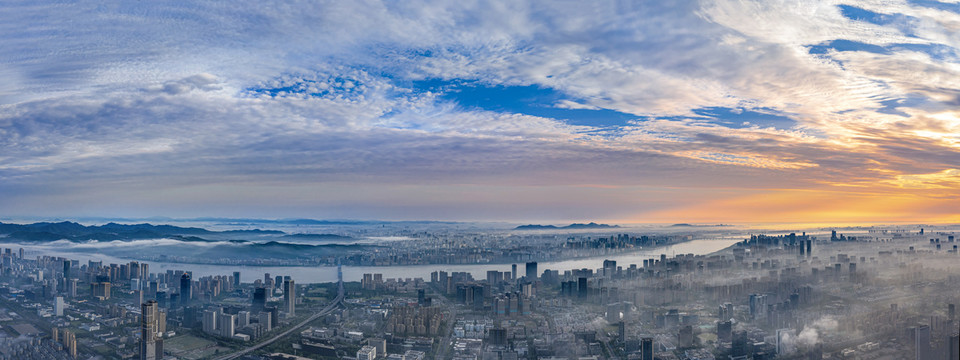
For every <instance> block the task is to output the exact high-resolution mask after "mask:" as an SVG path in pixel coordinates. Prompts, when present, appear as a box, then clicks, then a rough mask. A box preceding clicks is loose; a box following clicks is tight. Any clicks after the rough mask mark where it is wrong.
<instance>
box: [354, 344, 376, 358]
mask: <svg viewBox="0 0 960 360" xmlns="http://www.w3.org/2000/svg"><path fill="white" fill-rule="evenodd" d="M376 358H377V348H375V347H373V346H370V345H364V346H363V347H361V348H360V350H358V351H357V360H374V359H376Z"/></svg>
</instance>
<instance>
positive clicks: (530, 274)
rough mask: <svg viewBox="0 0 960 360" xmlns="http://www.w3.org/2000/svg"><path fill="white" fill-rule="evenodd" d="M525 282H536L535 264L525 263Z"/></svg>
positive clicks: (534, 262) (531, 262)
mask: <svg viewBox="0 0 960 360" xmlns="http://www.w3.org/2000/svg"><path fill="white" fill-rule="evenodd" d="M527 280H529V281H536V280H537V262H536V261H530V262H528V263H527Z"/></svg>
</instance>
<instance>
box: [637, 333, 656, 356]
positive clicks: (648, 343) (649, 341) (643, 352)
mask: <svg viewBox="0 0 960 360" xmlns="http://www.w3.org/2000/svg"><path fill="white" fill-rule="evenodd" d="M653 353H654V351H653V338H649V337H645V338H643V339H640V359H641V360H653Z"/></svg>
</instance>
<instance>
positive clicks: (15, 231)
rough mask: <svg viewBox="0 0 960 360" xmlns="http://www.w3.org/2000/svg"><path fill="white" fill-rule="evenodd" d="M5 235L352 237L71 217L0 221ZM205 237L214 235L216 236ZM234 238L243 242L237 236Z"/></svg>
mask: <svg viewBox="0 0 960 360" xmlns="http://www.w3.org/2000/svg"><path fill="white" fill-rule="evenodd" d="M4 235H5V236H6V238H8V239H14V240H21V241H37V242H47V241H57V240H69V241H75V242H80V241H88V240H98V241H116V240H121V241H128V240H141V239H159V238H170V239H177V240H181V241H222V239H224V238H225V237H226V238H229V237H232V236H248V237H249V236H258V237H259V236H275V237H276V238H278V239H281V238H297V239H307V240H344V239H351V237H349V236H343V235H335V234H293V235H287V234H286V233H284V232H283V231H277V230H260V229H253V230H228V231H211V230H207V229H203V228H197V227H180V226H173V225H153V224H148V223H143V224H132V225H127V224H117V223H109V224H105V225H99V226H97V225H91V226H86V225H82V224H78V223H75V222H70V221H63V222H56V223H54V222H38V223H33V224H6V223H0V236H4ZM204 236H205V237H215V238H216V240H212V239H207V238H204ZM236 242H245V241H243V240H236Z"/></svg>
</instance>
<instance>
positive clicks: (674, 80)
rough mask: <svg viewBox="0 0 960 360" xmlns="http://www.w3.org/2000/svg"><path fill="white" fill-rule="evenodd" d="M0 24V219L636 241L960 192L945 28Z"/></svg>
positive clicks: (238, 9) (945, 21)
mask: <svg viewBox="0 0 960 360" xmlns="http://www.w3.org/2000/svg"><path fill="white" fill-rule="evenodd" d="M2 7H3V10H4V11H0V24H2V25H0V35H2V36H0V39H2V40H0V79H2V80H3V81H2V82H0V192H2V195H3V196H4V198H5V201H4V202H3V204H2V205H0V212H4V213H10V214H14V213H20V212H29V213H34V214H56V215H70V214H68V213H78V214H79V213H96V212H114V213H115V212H140V213H141V215H156V214H157V213H159V212H162V213H164V214H166V213H176V212H179V211H186V209H191V210H190V211H198V212H209V213H211V214H208V215H217V214H220V213H225V212H230V213H231V214H233V212H236V214H235V215H261V214H263V212H272V213H276V214H280V215H284V216H285V215H293V216H299V215H304V214H311V215H312V214H317V216H333V217H342V215H343V213H348V215H350V216H356V217H390V218H398V217H414V218H421V217H425V218H435V217H444V218H466V217H482V218H490V219H498V220H509V219H510V218H513V217H515V216H522V217H525V218H536V217H538V216H540V217H544V218H550V217H552V218H553V219H559V218H563V219H582V218H585V217H592V216H602V217H605V218H610V219H620V218H623V216H626V215H624V214H633V215H631V216H636V218H637V220H639V221H642V220H643V216H644V215H643V214H645V213H646V212H645V211H653V209H657V210H656V211H661V210H662V211H663V212H660V213H659V214H671V215H672V216H676V217H683V214H684V213H683V212H670V211H673V210H670V208H671V207H675V208H677V209H691V207H693V208H695V207H696V206H697V205H696V204H698V203H702V204H709V203H711V201H714V200H716V201H720V200H717V199H727V196H728V195H730V193H729V191H730V190H729V189H743V190H750V191H770V192H774V193H776V192H777V191H782V190H779V189H784V188H789V189H800V190H803V191H807V190H814V189H816V190H817V191H838V192H840V193H844V192H849V191H854V190H850V189H857V190H856V191H867V190H868V191H871V192H874V193H889V192H890V191H895V192H898V194H901V195H903V196H910V197H911V199H916V200H915V201H916V202H917V203H922V201H923V200H922V199H926V198H931V196H933V195H932V194H930V193H928V192H927V190H929V189H931V188H937V189H939V190H940V191H941V192H944V191H945V192H951V190H952V189H954V188H955V187H951V185H953V184H954V183H953V182H954V180H955V179H953V178H954V177H955V176H953V175H955V174H953V173H952V171H956V170H954V169H958V168H960V156H958V150H960V138H958V137H957V135H956V134H958V133H960V117H958V115H957V113H956V112H955V111H954V109H955V107H956V105H957V103H958V102H960V100H958V99H960V90H957V89H960V83H958V80H957V79H960V76H958V75H960V65H958V55H957V54H958V51H957V48H958V46H960V44H958V40H957V39H958V38H957V36H956V34H957V31H958V30H960V12H958V11H960V9H957V7H956V6H950V5H949V4H941V5H936V4H932V3H926V2H911V1H810V0H805V1H794V2H770V1H727V0H715V1H671V2H630V1H621V2H614V3H604V4H591V5H589V6H588V7H587V8H585V7H584V4H582V3H578V2H551V3H536V2H534V3H528V2H518V1H509V2H492V3H482V4H481V3H469V2H441V3H434V2H430V1H405V2H402V3H396V2H381V1H373V0H370V1H356V2H348V3H290V4H285V5H283V6H270V7H265V6H263V5H262V4H260V3H258V2H252V1H249V2H248V1H239V2H202V3H155V2H127V3H118V4H112V5H111V4H99V5H85V4H74V3H58V2H44V1H40V2H35V1H15V2H8V3H4V4H3V5H2ZM468 87H469V88H472V89H479V90H482V91H465V90H464V89H466V88H468ZM491 93H493V94H498V93H499V94H509V95H502V96H516V97H517V98H514V99H509V100H510V101H506V100H507V99H499V98H498V99H482V98H478V99H471V98H470V97H471V96H472V97H485V96H489V94H491ZM471 100H477V101H471ZM501 100H503V101H501ZM498 103H499V104H500V105H501V106H477V105H476V104H484V105H489V104H498ZM532 188H536V189H537V190H536V191H533V190H531V189H532ZM678 188H679V189H688V190H689V191H687V194H686V195H685V194H682V193H678V192H676V190H675V189H678ZM217 189H219V190H217ZM332 189H336V191H333V190H332ZM441 189H442V190H441ZM711 189H713V190H711ZM303 191H312V192H315V193H318V194H324V195H325V196H315V197H314V196H309V197H304V196H303V193H302V192H303ZM363 193H366V194H378V195H379V197H368V196H364V195H362V194H363ZM665 193H669V194H671V195H672V196H676V197H677V198H676V201H675V202H674V203H673V204H671V201H667V200H664V199H666V198H661V195H656V194H665ZM615 194H619V195H615ZM741 195H742V194H741ZM941 195H942V194H941ZM953 195H960V194H953ZM738 196H739V195H738ZM850 196H853V195H850ZM451 197H452V198H453V199H454V200H450V199H451ZM480 198H486V199H498V200H497V201H483V202H480V203H479V205H478V203H477V199H480ZM789 198H790V199H799V198H800V197H789ZM53 199H57V201H54V200H53ZM931 199H932V198H931ZM351 200H353V201H351ZM724 201H726V200H724ZM729 201H730V202H728V203H724V204H732V205H733V206H741V207H743V206H753V203H752V201H753V200H749V201H747V200H745V201H747V203H750V205H744V204H746V203H739V202H737V201H734V200H729ZM757 201H759V200H757ZM911 201H914V200H911ZM931 201H934V200H931ZM271 202H273V203H272V204H270V205H269V206H263V205H264V204H265V203H271ZM238 203H239V204H241V205H242V206H239V207H238V206H235V205H236V204H238ZM738 204H739V205H738ZM561 205H562V206H568V207H569V208H568V210H564V211H560V212H555V213H551V214H549V215H537V214H536V213H537V211H536V210H535V209H543V208H545V207H550V206H553V207H557V206H561ZM474 206H480V207H482V209H469V210H467V209H466V208H469V207H474ZM702 206H703V209H709V208H710V205H702ZM411 209H414V210H411ZM511 209H515V210H511ZM600 209H602V211H601V210H600ZM644 209H647V210H644ZM933 209H939V210H936V211H934V210H930V211H931V212H930V214H931V216H933V217H936V216H940V215H943V216H947V217H948V216H949V215H950V214H955V213H956V211H955V210H949V209H947V208H939V207H934V208H933ZM937 211H939V213H938V212H937ZM63 212H68V213H63ZM247 212H249V213H250V214H248V213H247ZM721 213H722V214H725V215H723V216H729V217H737V216H740V215H738V214H740V213H737V212H736V211H724V212H721ZM597 214H599V215H597ZM651 214H652V213H651ZM726 214H729V215H726ZM750 214H752V213H750V212H747V211H745V212H743V213H742V214H741V215H742V217H743V219H742V221H750V218H749V217H750V216H752V215H750ZM937 214H939V215H937ZM118 215H123V214H118ZM197 215H201V214H197ZM265 215H270V214H265ZM797 216H800V215H797ZM803 216H811V215H803ZM856 218H857V219H860V217H856ZM940 218H946V217H942V216H941V217H940ZM677 220H678V221H681V220H683V219H677ZM719 220H723V219H719ZM727 220H729V219H727Z"/></svg>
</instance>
